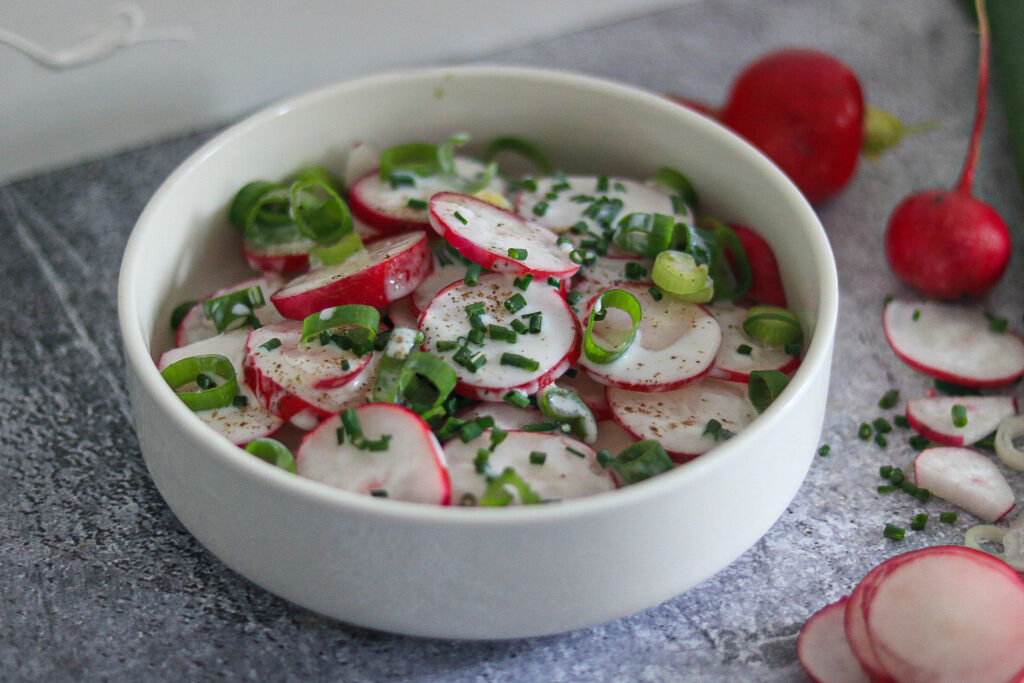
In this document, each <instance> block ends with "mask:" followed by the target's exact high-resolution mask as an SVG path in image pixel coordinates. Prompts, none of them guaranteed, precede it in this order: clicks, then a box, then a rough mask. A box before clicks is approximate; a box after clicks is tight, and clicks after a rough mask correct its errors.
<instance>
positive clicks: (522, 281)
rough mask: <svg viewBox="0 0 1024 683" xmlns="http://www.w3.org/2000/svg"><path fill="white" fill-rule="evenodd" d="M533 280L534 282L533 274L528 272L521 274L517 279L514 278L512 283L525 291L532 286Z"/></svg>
mask: <svg viewBox="0 0 1024 683" xmlns="http://www.w3.org/2000/svg"><path fill="white" fill-rule="evenodd" d="M531 282H533V274H532V273H526V274H525V275H520V276H519V277H517V278H516V279H515V280H513V281H512V284H513V285H515V286H516V287H518V288H519V289H521V290H523V291H524V292H525V291H526V289H527V287H529V286H530V283H531Z"/></svg>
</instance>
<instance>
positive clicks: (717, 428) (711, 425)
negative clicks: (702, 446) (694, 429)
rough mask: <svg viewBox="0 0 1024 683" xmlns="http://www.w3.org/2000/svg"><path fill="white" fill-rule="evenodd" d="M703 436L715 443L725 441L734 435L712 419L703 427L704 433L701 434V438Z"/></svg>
mask: <svg viewBox="0 0 1024 683" xmlns="http://www.w3.org/2000/svg"><path fill="white" fill-rule="evenodd" d="M705 434H706V435H708V436H710V437H711V438H712V439H714V440H715V441H725V440H726V439H728V438H730V437H732V436H735V434H733V433H732V432H730V431H729V430H728V429H725V428H724V427H723V426H722V423H721V422H719V421H718V420H716V419H714V418H711V419H710V420H708V422H707V424H706V425H704V431H703V432H702V433H701V436H704V435H705Z"/></svg>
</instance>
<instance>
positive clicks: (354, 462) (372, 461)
mask: <svg viewBox="0 0 1024 683" xmlns="http://www.w3.org/2000/svg"><path fill="white" fill-rule="evenodd" d="M355 413H356V415H357V416H358V418H359V425H360V427H361V429H362V433H363V436H364V437H365V438H366V439H367V440H370V441H374V440H379V439H381V438H382V437H384V436H385V435H390V440H389V441H388V443H387V448H385V449H383V450H369V449H367V448H360V447H359V445H358V442H357V443H353V438H352V435H351V434H346V435H345V437H344V439H343V442H342V443H338V441H339V436H338V428H339V427H341V426H342V421H341V417H340V416H334V417H331V418H329V419H327V420H324V421H323V422H322V423H320V426H319V427H317V428H316V429H314V430H313V431H311V432H310V433H309V434H308V435H306V437H305V438H304V439H303V440H302V445H301V446H300V447H299V450H298V452H297V453H296V454H295V466H296V468H297V469H298V472H299V474H300V475H302V476H303V477H307V478H309V479H314V480H316V481H319V482H322V483H324V484H327V485H328V486H333V487H335V488H339V489H344V490H346V491H352V492H355V493H361V494H364V495H370V494H374V495H386V497H387V498H391V499H394V500H404V501H409V502H413V503H428V504H433V505H447V504H448V502H449V500H450V492H451V488H450V485H449V481H448V471H447V466H446V462H445V456H444V451H443V450H442V448H441V445H440V444H439V443H438V442H437V439H436V438H435V437H434V434H433V432H431V431H430V427H429V426H428V425H427V424H426V423H425V422H424V421H423V420H422V419H420V417H419V416H418V415H416V413H414V412H412V411H410V410H408V409H406V408H403V407H401V406H398V405H394V404H390V403H367V404H365V405H362V406H360V407H358V408H356V409H355Z"/></svg>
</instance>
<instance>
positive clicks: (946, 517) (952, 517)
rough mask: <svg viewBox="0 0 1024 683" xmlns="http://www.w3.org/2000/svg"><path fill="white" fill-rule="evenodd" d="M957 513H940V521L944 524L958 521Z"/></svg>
mask: <svg viewBox="0 0 1024 683" xmlns="http://www.w3.org/2000/svg"><path fill="white" fill-rule="evenodd" d="M956 517H957V514H956V513H955V512H942V513H940V514H939V521H940V522H942V523H943V524H952V523H953V522H955V521H956Z"/></svg>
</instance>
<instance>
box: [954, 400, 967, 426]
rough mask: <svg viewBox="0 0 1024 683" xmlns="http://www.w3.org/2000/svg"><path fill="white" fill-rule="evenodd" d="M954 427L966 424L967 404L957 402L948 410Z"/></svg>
mask: <svg viewBox="0 0 1024 683" xmlns="http://www.w3.org/2000/svg"><path fill="white" fill-rule="evenodd" d="M950 413H951V416H952V418H953V426H954V427H966V426H967V406H964V405H962V404H960V403H957V404H956V405H955V406H953V408H952V410H951V411H950Z"/></svg>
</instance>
